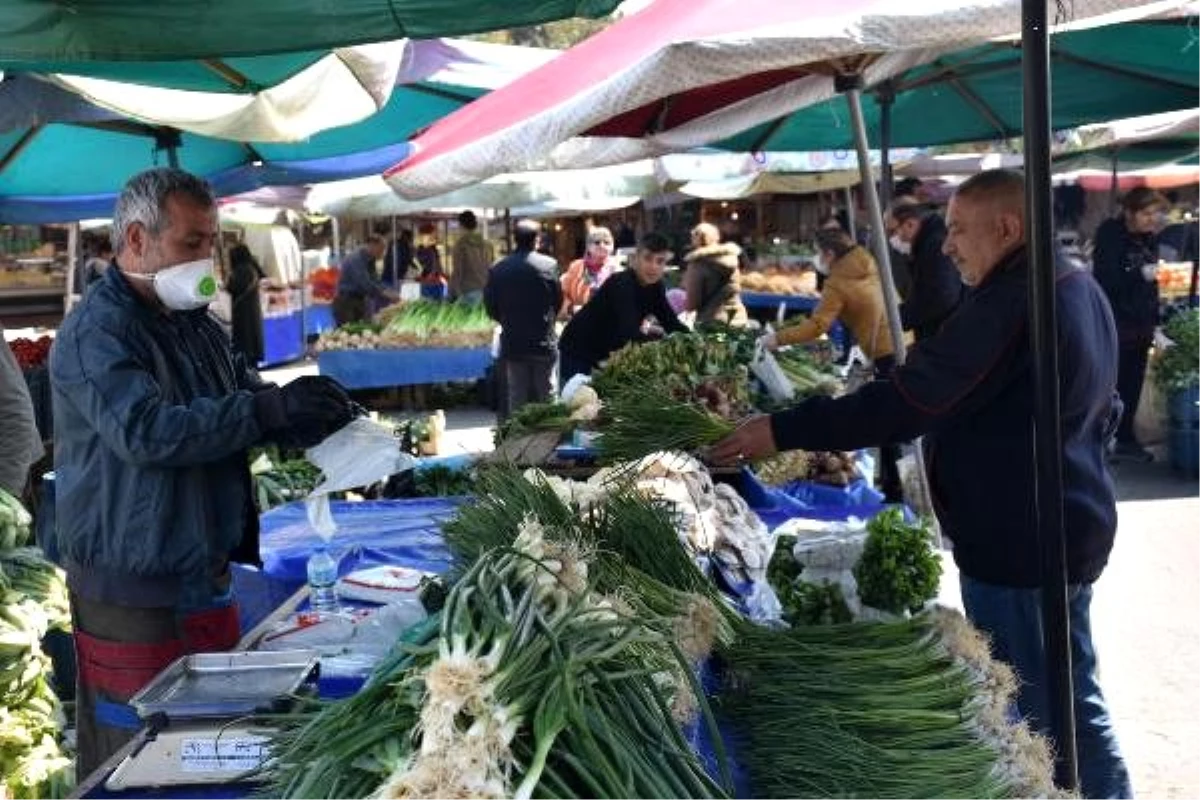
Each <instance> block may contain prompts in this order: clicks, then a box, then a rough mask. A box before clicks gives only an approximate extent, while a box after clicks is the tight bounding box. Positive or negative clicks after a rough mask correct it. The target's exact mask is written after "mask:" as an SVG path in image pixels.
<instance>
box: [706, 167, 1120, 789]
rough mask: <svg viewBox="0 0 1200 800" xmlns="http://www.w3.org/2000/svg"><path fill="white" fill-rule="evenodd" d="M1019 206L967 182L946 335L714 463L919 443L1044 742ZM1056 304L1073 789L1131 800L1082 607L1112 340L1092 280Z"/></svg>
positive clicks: (1107, 488)
mask: <svg viewBox="0 0 1200 800" xmlns="http://www.w3.org/2000/svg"><path fill="white" fill-rule="evenodd" d="M1023 206H1024V180H1023V179H1022V178H1021V176H1020V175H1019V174H1017V173H1014V172H1009V171H1005V170H993V171H988V172H983V173H980V174H978V175H976V176H974V177H972V178H970V179H969V180H967V181H966V182H964V183H963V184H962V185H961V186H960V187H959V189H958V191H957V192H956V193H955V195H954V198H953V199H952V200H951V202H950V209H949V217H948V219H949V232H948V235H947V237H946V244H945V251H946V254H947V255H949V256H950V257H951V258H952V259H953V260H954V263H955V265H956V266H957V268H958V271H959V274H960V275H961V276H962V281H963V283H965V284H966V285H967V286H968V287H969V288H968V291H967V294H966V296H965V297H964V298H963V302H962V304H961V305H960V306H959V310H958V311H957V312H956V313H955V314H953V315H951V316H950V318H949V319H947V320H946V322H945V323H944V324H943V325H942V327H941V329H940V331H939V332H938V333H937V334H935V335H933V336H931V337H930V338H928V339H926V340H924V341H923V342H922V343H921V346H920V347H919V348H916V349H915V350H914V351H913V352H912V355H911V358H910V359H909V360H908V361H907V362H906V363H905V364H904V365H902V366H900V367H897V368H896V370H895V371H894V372H893V373H892V376H891V379H890V380H877V381H874V382H872V383H869V384H867V385H866V386H864V387H863V388H862V389H860V390H859V391H857V392H855V393H853V394H850V395H846V396H843V397H840V398H837V399H833V398H823V397H821V398H813V399H810V400H806V401H804V402H803V403H800V404H799V405H797V406H795V407H794V408H792V409H789V410H787V411H783V412H780V413H777V414H773V415H770V416H765V415H764V416H758V417H754V418H752V419H750V420H748V421H747V422H745V423H744V424H742V425H741V426H740V427H739V428H738V429H737V430H736V431H735V432H734V433H733V434H731V435H730V436H729V437H727V438H726V439H724V440H723V441H721V442H719V443H718V444H717V445H716V446H715V447H714V448H713V451H712V454H711V455H712V458H713V460H715V461H717V462H718V463H725V462H733V461H737V460H740V459H750V460H757V459H760V458H762V457H764V456H767V455H770V454H772V453H774V452H775V451H776V450H777V449H783V450H792V449H803V450H854V449H858V448H861V447H867V446H872V445H881V444H885V443H888V442H896V441H904V440H908V439H912V438H914V437H916V436H921V435H924V436H925V443H926V446H927V448H928V453H927V463H928V469H929V479H930V488H931V490H932V493H933V498H934V505H935V507H936V509H937V514H938V518H939V520H940V522H941V524H942V528H943V530H944V531H945V532H946V533H947V535H948V536H949V538H950V540H951V542H952V544H953V548H954V559H955V561H956V562H957V564H958V568H959V572H960V573H961V584H962V597H963V605H964V607H965V609H966V612H967V615H968V617H969V618H970V619H971V621H972V622H973V623H974V624H975V625H976V626H977V627H978V628H979V629H980V630H982V631H983V632H985V633H986V634H988V635H989V636H990V637H991V639H992V644H993V647H994V649H995V655H996V656H997V657H998V658H999V659H1001V660H1003V661H1007V662H1008V663H1009V664H1011V665H1012V666H1013V668H1014V669H1015V670H1016V671H1017V673H1018V675H1019V677H1020V679H1021V688H1020V691H1019V694H1018V696H1017V704H1018V708H1019V711H1020V712H1021V713H1022V715H1024V716H1025V717H1026V718H1027V719H1028V720H1029V721H1030V724H1031V726H1032V727H1034V728H1035V729H1037V730H1041V731H1043V732H1046V731H1047V727H1048V725H1049V721H1050V716H1049V699H1048V697H1047V687H1046V674H1045V650H1044V647H1043V642H1042V634H1041V630H1042V628H1041V616H1040V615H1041V600H1040V594H1041V593H1040V590H1039V588H1038V587H1039V586H1040V585H1041V560H1040V553H1041V550H1040V548H1039V547H1038V543H1037V539H1036V534H1035V530H1036V527H1035V525H1036V520H1035V518H1034V511H1033V509H1034V503H1033V493H1034V483H1033V475H1032V473H1031V470H1030V468H1029V465H1030V463H1031V458H1032V451H1033V436H1034V432H1033V403H1034V397H1033V385H1032V376H1031V372H1032V367H1031V364H1030V350H1029V332H1028V328H1027V326H1028V320H1027V304H1028V301H1027V293H1026V289H1027V285H1028V281H1029V263H1028V254H1027V252H1026V248H1025V228H1024V208H1023ZM1057 300H1058V329H1059V336H1058V346H1059V351H1060V352H1061V353H1062V363H1063V365H1064V368H1063V369H1062V370H1061V375H1060V391H1061V397H1062V441H1063V481H1064V493H1063V494H1064V500H1065V502H1064V519H1065V523H1066V536H1067V568H1068V573H1069V582H1070V588H1069V595H1070V612H1071V639H1072V642H1071V644H1072V657H1073V664H1074V690H1075V716H1076V727H1077V736H1078V749H1079V772H1080V780H1081V785H1082V790H1083V794H1084V796H1085V797H1132V791H1133V790H1132V787H1131V786H1130V781H1129V774H1128V772H1127V770H1126V768H1125V763H1124V761H1123V759H1122V756H1121V751H1120V748H1119V746H1118V744H1117V739H1116V735H1115V733H1114V732H1113V727H1112V722H1111V720H1110V719H1109V716H1108V710H1107V707H1106V705H1105V701H1104V696H1103V693H1102V692H1101V690H1100V684H1099V682H1098V680H1097V666H1096V654H1095V649H1094V647H1093V645H1092V636H1091V621H1090V610H1089V609H1090V605H1091V599H1092V584H1093V583H1094V582H1095V581H1096V579H1097V578H1099V577H1100V573H1101V572H1102V571H1103V569H1104V566H1105V564H1106V563H1107V561H1108V557H1109V553H1110V552H1111V550H1112V544H1113V538H1114V535H1115V531H1116V523H1117V516H1116V500H1115V496H1114V491H1113V484H1112V480H1111V478H1110V476H1109V474H1108V472H1107V470H1106V467H1105V464H1104V447H1105V443H1106V442H1107V441H1108V439H1109V438H1111V436H1112V434H1113V431H1114V430H1115V427H1116V421H1117V418H1118V416H1119V413H1120V403H1119V401H1118V400H1116V399H1115V390H1116V384H1117V338H1116V331H1115V327H1114V324H1113V316H1112V311H1111V309H1110V308H1109V305H1108V302H1107V300H1106V299H1105V298H1104V294H1103V292H1102V291H1101V290H1100V287H1099V286H1098V285H1097V284H1096V282H1095V281H1094V280H1093V279H1092V277H1091V276H1090V275H1089V274H1088V273H1087V272H1084V271H1080V270H1074V269H1070V268H1068V267H1066V266H1065V265H1064V266H1060V267H1059V273H1058V280H1057Z"/></svg>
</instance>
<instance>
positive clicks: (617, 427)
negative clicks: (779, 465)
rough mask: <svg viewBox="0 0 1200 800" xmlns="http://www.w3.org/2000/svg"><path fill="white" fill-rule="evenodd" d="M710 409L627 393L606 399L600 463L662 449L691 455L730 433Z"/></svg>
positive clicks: (718, 406) (650, 394)
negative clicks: (680, 451)
mask: <svg viewBox="0 0 1200 800" xmlns="http://www.w3.org/2000/svg"><path fill="white" fill-rule="evenodd" d="M713 402H714V403H715V408H714V406H713V405H708V407H705V405H701V404H700V403H698V402H695V401H692V402H688V401H683V400H675V399H672V398H670V397H663V396H661V395H659V394H658V393H657V392H655V391H653V390H650V391H646V390H644V389H640V388H639V389H636V390H635V389H629V390H626V391H623V392H620V393H619V394H616V395H614V396H611V397H606V399H605V401H604V409H603V411H602V412H601V415H600V435H599V437H598V439H597V442H596V446H597V449H598V451H599V454H600V459H601V460H602V461H604V462H606V463H613V462H617V461H634V460H637V459H639V458H642V457H643V456H647V455H649V454H651V453H656V452H659V451H663V450H682V451H684V452H689V453H690V452H695V451H697V450H699V449H701V448H703V447H707V446H708V445H711V444H715V443H716V442H718V441H720V440H721V439H723V438H725V437H726V436H728V435H729V434H730V433H732V432H733V429H734V423H733V422H731V421H730V418H729V417H728V416H726V415H724V414H722V413H721V411H722V410H724V409H725V406H724V405H723V404H722V402H721V400H720V399H717V400H715V401H713Z"/></svg>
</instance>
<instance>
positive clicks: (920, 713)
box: [718, 609, 1056, 798]
mask: <svg viewBox="0 0 1200 800" xmlns="http://www.w3.org/2000/svg"><path fill="white" fill-rule="evenodd" d="M720 657H721V659H722V661H723V662H724V664H725V665H726V670H727V674H726V689H725V691H724V692H723V693H722V694H721V696H720V698H719V706H718V707H719V710H720V712H721V716H727V717H728V718H729V719H730V720H731V721H732V722H733V723H734V727H735V732H736V734H737V736H738V738H739V742H740V744H741V746H740V747H739V749H738V757H739V761H740V762H741V764H742V765H743V766H744V767H745V769H746V772H747V773H748V775H747V777H748V780H749V782H750V785H751V787H752V789H753V793H754V795H755V796H758V797H881V798H892V797H1048V796H1055V794H1056V792H1055V790H1054V787H1053V785H1052V782H1051V778H1050V776H1051V775H1052V761H1051V757H1050V751H1049V748H1048V747H1047V745H1046V742H1045V741H1044V740H1043V739H1041V738H1040V737H1038V736H1037V735H1035V734H1033V733H1031V732H1030V730H1029V728H1028V727H1027V726H1026V725H1025V723H1023V722H1022V723H1017V724H1013V723H1010V722H1009V721H1008V717H1007V713H1008V709H1009V708H1010V704H1011V702H1012V698H1013V694H1014V693H1015V691H1016V687H1017V682H1016V678H1015V676H1014V675H1013V673H1012V671H1011V670H1010V669H1009V668H1008V667H1007V666H1005V665H1003V664H1000V663H999V662H996V661H993V660H992V659H991V657H990V655H989V654H988V646H987V642H986V641H984V640H983V639H982V638H981V637H980V635H979V634H978V633H977V632H976V631H975V630H974V629H973V628H972V627H971V626H970V625H969V624H968V623H967V622H966V621H965V620H964V619H963V618H962V616H961V615H959V614H958V613H957V612H952V611H947V610H943V609H938V610H937V611H935V612H932V613H928V614H922V615H920V616H919V617H916V618H914V619H912V620H903V621H899V622H888V623H869V624H864V623H856V624H851V625H832V626H817V627H796V628H792V629H790V630H785V631H773V630H765V629H760V628H755V627H752V626H743V627H742V628H741V629H739V631H738V637H737V639H736V641H735V642H734V643H733V644H732V645H730V646H727V647H724V648H723V649H722V650H721V652H720Z"/></svg>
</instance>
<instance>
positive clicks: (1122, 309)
mask: <svg viewBox="0 0 1200 800" xmlns="http://www.w3.org/2000/svg"><path fill="white" fill-rule="evenodd" d="M1157 261H1158V237H1157V236H1155V235H1154V234H1153V233H1131V232H1130V230H1129V227H1128V226H1127V225H1126V224H1125V220H1124V219H1122V218H1120V217H1114V218H1112V219H1108V220H1105V221H1104V222H1103V223H1102V224H1101V225H1100V227H1099V228H1097V229H1096V246H1095V248H1094V249H1093V251H1092V269H1093V271H1094V272H1095V275H1096V280H1097V281H1099V282H1100V286H1101V287H1102V288H1103V289H1104V293H1105V294H1106V295H1108V302H1109V303H1111V304H1112V309H1113V316H1114V317H1115V318H1116V321H1117V332H1118V333H1119V334H1120V336H1121V338H1122V339H1142V340H1149V339H1150V337H1152V336H1153V335H1154V327H1155V326H1156V325H1158V283H1156V282H1155V281H1148V280H1146V279H1145V277H1143V276H1142V267H1143V266H1144V265H1146V264H1153V263H1155V262H1157Z"/></svg>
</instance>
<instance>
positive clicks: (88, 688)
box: [50, 169, 353, 777]
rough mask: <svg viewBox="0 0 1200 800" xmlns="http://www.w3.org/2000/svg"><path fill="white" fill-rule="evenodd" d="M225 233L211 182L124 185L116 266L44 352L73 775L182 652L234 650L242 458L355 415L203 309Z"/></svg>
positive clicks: (328, 383) (322, 384) (245, 511)
mask: <svg viewBox="0 0 1200 800" xmlns="http://www.w3.org/2000/svg"><path fill="white" fill-rule="evenodd" d="M218 235H219V228H218V226H217V208H216V202H215V200H214V198H213V195H212V191H211V189H210V188H209V186H208V184H206V183H205V182H204V181H202V180H201V179H199V178H197V177H195V176H193V175H190V174H188V173H186V172H182V171H180V170H177V169H153V170H149V171H147V172H143V173H141V174H139V175H136V176H134V177H133V178H132V179H131V180H130V181H129V183H128V184H126V186H125V188H124V190H123V191H122V192H121V195H120V197H119V198H118V200H117V206H116V210H115V212H114V214H113V245H114V248H115V250H116V260H115V261H114V262H113V267H114V268H113V269H109V270H107V271H106V272H105V273H104V275H103V277H101V279H100V280H99V281H98V282H97V283H96V284H95V286H93V287H92V289H91V290H90V291H89V292H88V293H87V294H86V295H85V296H84V299H83V301H82V302H81V303H80V304H79V305H78V306H77V307H76V308H75V310H74V311H72V313H71V314H70V315H69V316H68V317H67V319H66V320H65V321H64V322H63V326H62V329H61V330H60V332H59V334H58V337H57V338H56V340H55V343H54V347H53V349H52V350H51V354H50V378H51V383H52V386H53V396H54V417H55V460H54V467H55V473H56V478H57V479H56V482H55V518H56V525H57V527H56V531H55V534H54V538H55V542H56V544H57V550H58V552H59V553H60V554H61V562H62V566H63V567H64V569H65V570H66V573H67V586H68V589H69V590H70V600H71V615H72V620H73V624H74V630H75V652H76V657H77V659H78V664H79V689H78V693H77V705H76V726H77V730H78V759H77V772H78V774H79V775H80V777H83V776H86V775H87V774H88V773H89V772H91V771H92V770H94V769H95V768H96V767H98V766H99V765H100V764H101V763H103V762H104V760H105V759H107V758H108V757H109V756H110V755H112V754H113V753H114V752H116V751H117V750H118V749H119V748H120V747H121V746H122V745H123V744H124V743H125V742H126V741H128V740H129V739H130V738H131V737H132V736H133V734H134V733H135V732H136V730H137V728H138V721H137V717H136V716H135V714H134V713H133V710H132V709H131V708H129V707H128V705H126V702H127V701H128V699H129V698H130V696H132V695H133V694H134V693H136V692H137V691H138V690H139V689H141V688H142V687H143V686H144V685H145V684H146V683H148V682H149V681H150V680H151V679H152V678H154V676H155V675H157V674H158V673H159V672H160V671H161V670H162V669H163V668H164V667H166V666H167V665H168V664H170V663H171V662H172V661H173V660H175V658H177V657H178V656H180V655H183V654H185V653H194V652H202V651H214V650H228V649H231V648H232V647H233V646H234V645H235V644H236V643H237V639H238V616H237V606H236V605H235V603H234V601H233V597H232V592H231V573H230V562H231V561H241V562H247V563H257V562H258V515H257V512H256V510H255V508H254V503H253V500H252V493H251V482H250V470H249V465H248V463H247V458H246V451H247V449H248V448H249V447H250V446H251V445H254V444H257V443H259V442H263V441H265V440H275V441H278V442H280V443H282V444H286V445H290V446H303V447H307V446H311V445H313V444H316V443H317V442H319V441H320V440H322V439H324V438H325V436H327V435H328V434H330V433H332V432H333V431H335V430H337V429H338V428H340V427H341V426H343V425H345V424H346V423H347V422H349V421H350V419H351V417H352V416H353V407H352V404H351V402H350V399H349V397H347V395H346V393H345V391H344V390H343V389H342V388H341V387H340V386H338V384H337V383H336V382H334V381H332V380H330V379H329V378H322V377H306V378H300V379H298V380H296V381H293V382H292V383H290V384H288V385H287V386H285V387H283V388H280V387H278V386H275V385H273V384H267V383H263V382H262V381H261V380H260V379H259V377H258V375H257V374H256V373H255V372H253V371H252V370H250V369H249V368H248V367H247V366H246V365H245V363H244V361H243V360H242V358H241V356H235V355H234V353H233V351H232V349H231V346H230V342H229V338H228V337H227V336H226V335H225V334H224V333H223V332H222V330H221V329H220V327H219V326H218V324H217V323H216V322H215V321H214V320H213V319H211V318H210V317H209V315H208V310H207V306H208V304H209V303H210V302H211V301H212V299H213V298H214V297H215V296H216V293H217V286H216V281H215V279H214V277H213V261H212V253H213V246H214V244H215V242H216V240H217V237H218Z"/></svg>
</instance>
